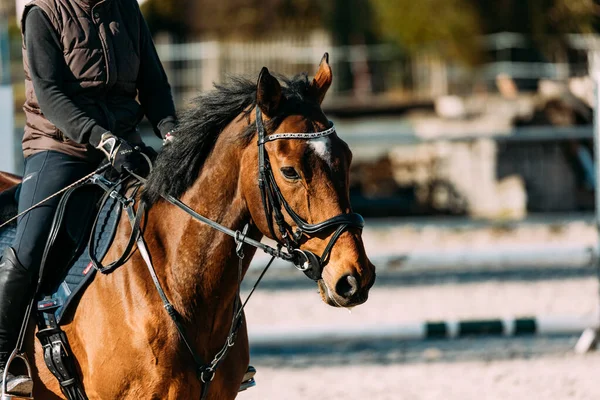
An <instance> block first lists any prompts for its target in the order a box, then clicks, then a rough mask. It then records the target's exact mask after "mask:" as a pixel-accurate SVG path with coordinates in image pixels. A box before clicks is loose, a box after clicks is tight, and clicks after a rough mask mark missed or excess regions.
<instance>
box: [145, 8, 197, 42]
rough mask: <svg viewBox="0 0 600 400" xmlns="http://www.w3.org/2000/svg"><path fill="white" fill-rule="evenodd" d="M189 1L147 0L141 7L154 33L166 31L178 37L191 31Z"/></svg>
mask: <svg viewBox="0 0 600 400" xmlns="http://www.w3.org/2000/svg"><path fill="white" fill-rule="evenodd" d="M189 3H191V2H190V1H189V0H147V1H146V2H144V3H143V4H142V6H141V9H142V13H143V14H144V18H145V19H146V22H148V26H149V27H150V31H151V32H152V33H153V34H155V33H157V32H161V31H166V32H169V33H171V34H173V35H174V36H175V37H176V38H183V37H185V36H186V35H187V34H188V33H189V26H188V24H187V23H186V18H187V17H186V9H187V6H189Z"/></svg>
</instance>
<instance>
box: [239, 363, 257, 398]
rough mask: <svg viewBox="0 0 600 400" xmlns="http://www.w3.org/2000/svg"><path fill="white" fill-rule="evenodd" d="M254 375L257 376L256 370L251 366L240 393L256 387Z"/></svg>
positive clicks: (245, 375)
mask: <svg viewBox="0 0 600 400" xmlns="http://www.w3.org/2000/svg"><path fill="white" fill-rule="evenodd" d="M254 375H256V368H254V367H252V366H249V367H248V370H247V371H246V373H245V374H244V380H243V382H242V384H241V385H240V390H239V391H238V392H243V391H244V390H246V389H250V388H251V387H254V386H256V381H255V380H254Z"/></svg>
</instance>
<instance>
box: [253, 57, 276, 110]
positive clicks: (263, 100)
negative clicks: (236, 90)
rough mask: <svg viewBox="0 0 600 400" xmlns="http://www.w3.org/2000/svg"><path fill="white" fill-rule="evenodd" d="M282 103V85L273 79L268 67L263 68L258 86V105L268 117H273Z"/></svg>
mask: <svg viewBox="0 0 600 400" xmlns="http://www.w3.org/2000/svg"><path fill="white" fill-rule="evenodd" d="M280 103H281V85H280V84H279V81H278V80H277V78H275V77H273V76H272V75H271V74H270V73H269V70H268V69H267V67H263V68H262V69H261V70H260V75H258V84H257V85H256V105H257V106H258V107H260V109H261V111H262V112H263V113H264V114H265V115H266V116H267V117H273V116H274V115H275V114H276V113H277V110H278V109H279V105H280Z"/></svg>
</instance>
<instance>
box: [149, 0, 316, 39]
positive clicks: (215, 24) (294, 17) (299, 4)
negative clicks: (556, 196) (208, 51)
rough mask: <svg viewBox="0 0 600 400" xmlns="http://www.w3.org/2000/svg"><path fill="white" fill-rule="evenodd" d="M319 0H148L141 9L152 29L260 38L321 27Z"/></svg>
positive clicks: (178, 33) (155, 30) (181, 33)
mask: <svg viewBox="0 0 600 400" xmlns="http://www.w3.org/2000/svg"><path fill="white" fill-rule="evenodd" d="M326 8H327V2H322V1H319V0H227V1H214V0H147V1H146V2H145V3H144V4H143V5H142V11H143V12H144V15H145V17H146V20H147V21H148V24H149V25H150V27H151V30H152V31H153V32H158V31H169V32H171V33H174V34H176V35H179V36H181V35H186V36H188V37H189V36H192V37H199V36H216V37H219V38H240V37H242V38H248V37H254V38H256V37H261V36H264V35H269V34H273V33H277V32H293V31H309V30H311V29H315V28H319V27H323V18H324V17H323V16H324V10H325V9H326Z"/></svg>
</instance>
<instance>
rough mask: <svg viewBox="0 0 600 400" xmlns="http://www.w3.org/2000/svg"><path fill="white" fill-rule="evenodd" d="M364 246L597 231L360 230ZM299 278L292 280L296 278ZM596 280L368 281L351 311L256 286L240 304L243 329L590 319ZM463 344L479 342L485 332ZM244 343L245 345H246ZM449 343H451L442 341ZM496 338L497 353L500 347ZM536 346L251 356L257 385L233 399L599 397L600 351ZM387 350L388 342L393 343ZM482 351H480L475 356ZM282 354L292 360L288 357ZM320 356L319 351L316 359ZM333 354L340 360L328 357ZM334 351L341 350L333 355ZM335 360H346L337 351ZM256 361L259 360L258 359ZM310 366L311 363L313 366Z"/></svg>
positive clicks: (456, 245)
mask: <svg viewBox="0 0 600 400" xmlns="http://www.w3.org/2000/svg"><path fill="white" fill-rule="evenodd" d="M364 236H365V244H366V247H367V248H368V249H369V251H370V252H371V253H374V254H377V253H380V252H398V251H399V252H403V251H411V250H412V251H414V250H431V249H437V250H440V249H460V248H467V247H468V248H486V247H492V248H493V247H496V248H497V246H507V247H513V246H516V247H518V246H523V247H526V246H529V245H534V244H550V245H552V244H556V245H565V244H584V245H590V244H593V243H594V242H595V240H596V236H595V231H594V229H593V227H591V226H590V225H589V224H587V223H583V222H575V223H570V224H566V225H557V226H548V225H546V226H541V225H535V224H533V225H527V226H523V227H520V228H518V229H505V228H492V229H474V230H473V229H461V228H458V229H455V228H451V229H439V228H435V227H420V226H406V227H402V228H399V227H398V226H395V227H390V228H389V229H388V228H386V227H377V228H375V229H367V230H366V231H365V235H364ZM302 278H303V277H301V276H300V277H299V278H298V279H302ZM598 302H599V301H598V282H597V280H596V279H595V278H594V277H576V276H573V277H569V278H566V279H557V278H554V279H533V280H519V279H514V280H487V281H475V282H459V281H452V280H450V281H445V282H435V281H434V282H428V283H426V284H416V285H380V286H378V285H377V284H376V285H375V286H374V288H373V289H372V292H371V296H370V298H369V301H368V302H367V303H366V304H364V305H362V306H359V307H357V308H355V309H354V310H352V313H349V312H348V311H347V310H340V309H334V308H331V307H328V306H327V305H325V304H324V303H323V302H322V301H321V299H320V296H319V295H318V293H317V289H316V287H315V288H313V289H288V290H285V291H284V290H259V291H258V292H257V293H256V294H255V296H254V298H253V299H252V300H251V301H250V303H249V305H248V308H247V320H248V326H249V331H250V333H251V334H252V333H253V332H255V333H259V332H264V331H266V330H267V331H268V330H270V329H271V330H272V329H278V328H281V329H287V328H289V327H292V328H293V329H311V327H313V328H314V327H319V326H326V325H329V326H332V325H333V326H336V327H340V329H343V327H345V326H359V325H360V326H362V325H369V326H372V325H377V324H385V323H392V324H393V323H403V322H415V321H424V320H429V321H432V320H444V321H447V320H453V319H454V320H463V319H476V318H498V317H500V318H501V317H519V316H532V315H553V316H556V315H566V316H594V315H597V312H598ZM478 340H479V339H477V340H475V341H473V342H472V344H471V343H470V342H468V343H467V347H468V346H471V345H472V346H481V347H482V348H485V346H486V344H485V339H483V342H479V341H478ZM251 346H252V343H251ZM450 346H452V345H450ZM504 349H505V348H504V347H502V344H501V345H500V346H499V352H500V353H502V352H504ZM569 349H570V348H569V347H566V348H565V351H563V352H548V353H544V352H542V353H540V354H538V355H535V356H533V357H532V358H528V357H525V358H519V357H516V358H512V359H502V358H500V359H494V358H490V359H488V360H487V361H483V360H484V358H476V359H469V358H466V359H464V360H463V359H461V358H460V357H458V358H457V359H454V360H451V361H448V360H436V361H434V362H431V361H430V362H426V361H422V362H421V361H419V362H410V363H403V362H390V363H377V362H375V363H369V362H366V363H362V364H361V362H360V361H355V360H353V359H352V356H349V358H348V359H347V360H349V361H348V362H346V361H343V362H339V361H338V362H337V363H332V364H331V365H322V364H317V365H318V366H309V367H306V368H303V366H306V365H311V363H310V360H311V357H314V356H310V355H308V356H307V355H303V356H301V357H304V358H305V359H308V360H309V362H308V363H306V362H304V363H294V362H289V363H286V362H281V363H279V364H278V363H275V364H273V363H272V359H271V360H268V361H265V359H261V358H260V357H258V358H256V359H254V360H253V361H252V362H253V365H255V366H256V367H257V368H258V374H257V377H256V378H257V382H258V385H257V387H255V388H252V389H250V390H248V391H247V392H244V393H241V394H240V395H239V396H238V398H239V399H241V400H259V399H260V400H268V399H286V400H300V399H314V400H321V399H323V400H338V399H339V400H354V399H368V400H397V399H398V400H404V399H406V400H429V399H431V400H471V399H473V400H482V399H483V400H488V399H489V400H509V399H510V400H525V399H527V400H529V399H536V400H537V399H542V400H568V399H578V400H584V399H599V398H600V353H594V354H591V355H586V356H577V355H575V354H574V353H573V352H572V351H570V350H569ZM391 350H393V349H391ZM484 352H485V349H483V351H482V353H477V354H483V353H484ZM288 357H296V356H295V355H292V356H290V355H288ZM323 357H324V358H327V357H328V355H324V356H322V357H321V359H322V358H323ZM332 357H334V358H335V357H338V355H333V356H332ZM338 358H339V357H338ZM342 359H344V358H343V357H342ZM261 363H262V364H261ZM313 365H314V364H313Z"/></svg>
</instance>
